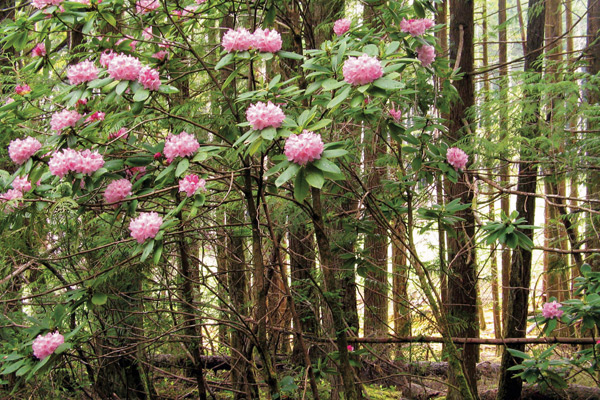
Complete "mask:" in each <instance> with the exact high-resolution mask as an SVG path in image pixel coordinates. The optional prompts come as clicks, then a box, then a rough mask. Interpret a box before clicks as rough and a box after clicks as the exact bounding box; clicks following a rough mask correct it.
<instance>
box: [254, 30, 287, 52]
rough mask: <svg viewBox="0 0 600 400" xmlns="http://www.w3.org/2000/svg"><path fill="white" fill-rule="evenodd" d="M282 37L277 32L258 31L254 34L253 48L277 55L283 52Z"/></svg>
mask: <svg viewBox="0 0 600 400" xmlns="http://www.w3.org/2000/svg"><path fill="white" fill-rule="evenodd" d="M282 43H283V42H282V41H281V35H280V34H279V32H277V31H276V30H268V29H264V30H263V29H260V28H259V29H257V30H256V31H254V33H253V34H252V47H254V48H255V49H257V50H258V51H260V52H263V53H275V52H278V51H279V50H281V45H282Z"/></svg>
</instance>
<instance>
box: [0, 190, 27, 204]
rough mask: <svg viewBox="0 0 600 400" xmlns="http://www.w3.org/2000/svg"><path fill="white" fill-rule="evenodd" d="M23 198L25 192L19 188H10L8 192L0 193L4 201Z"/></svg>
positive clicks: (0, 197)
mask: <svg viewBox="0 0 600 400" xmlns="http://www.w3.org/2000/svg"><path fill="white" fill-rule="evenodd" d="M21 198H23V192H21V191H20V190H18V189H9V190H8V191H6V193H2V194H1V195H0V199H1V200H3V201H10V200H16V199H21Z"/></svg>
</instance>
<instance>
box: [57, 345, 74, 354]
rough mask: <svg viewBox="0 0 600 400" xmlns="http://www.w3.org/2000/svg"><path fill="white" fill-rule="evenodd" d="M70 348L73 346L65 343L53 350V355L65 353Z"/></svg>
mask: <svg viewBox="0 0 600 400" xmlns="http://www.w3.org/2000/svg"><path fill="white" fill-rule="evenodd" d="M72 348H73V345H72V344H71V343H69V342H65V343H63V344H61V345H60V346H58V347H57V348H56V350H54V353H55V354H62V353H64V352H65V351H67V350H69V349H72Z"/></svg>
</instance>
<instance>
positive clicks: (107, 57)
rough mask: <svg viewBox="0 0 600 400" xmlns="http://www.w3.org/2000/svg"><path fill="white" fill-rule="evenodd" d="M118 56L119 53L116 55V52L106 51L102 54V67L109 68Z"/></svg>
mask: <svg viewBox="0 0 600 400" xmlns="http://www.w3.org/2000/svg"><path fill="white" fill-rule="evenodd" d="M116 56H117V53H115V52H114V51H112V50H104V51H103V52H102V54H100V65H102V66H103V67H104V68H108V64H110V62H111V61H112V59H113V58H115V57H116Z"/></svg>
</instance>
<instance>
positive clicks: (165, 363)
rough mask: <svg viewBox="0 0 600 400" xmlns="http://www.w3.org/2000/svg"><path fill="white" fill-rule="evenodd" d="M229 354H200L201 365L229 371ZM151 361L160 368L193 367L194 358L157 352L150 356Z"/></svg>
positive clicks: (205, 367) (211, 368) (214, 369)
mask: <svg viewBox="0 0 600 400" xmlns="http://www.w3.org/2000/svg"><path fill="white" fill-rule="evenodd" d="M230 361H231V357H229V356H200V365H201V366H202V368H204V369H210V370H212V371H215V372H216V371H221V370H223V371H229V370H230V369H231V364H230ZM150 362H151V363H152V364H153V365H155V366H157V367H159V368H191V367H192V366H193V364H192V360H190V359H189V358H188V357H185V356H175V355H173V354H157V355H155V356H153V357H151V358H150Z"/></svg>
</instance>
